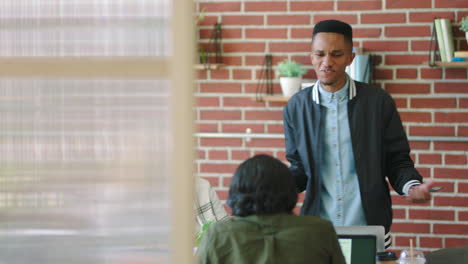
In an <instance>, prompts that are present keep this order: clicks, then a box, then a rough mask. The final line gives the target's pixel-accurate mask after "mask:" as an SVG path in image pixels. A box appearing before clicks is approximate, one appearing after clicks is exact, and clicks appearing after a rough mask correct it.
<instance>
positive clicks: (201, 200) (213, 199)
mask: <svg viewBox="0 0 468 264" xmlns="http://www.w3.org/2000/svg"><path fill="white" fill-rule="evenodd" d="M195 192H196V196H195V215H196V219H197V224H198V225H197V230H199V229H200V228H201V227H202V226H203V224H205V223H207V222H209V221H214V222H216V221H219V220H223V219H225V218H227V217H228V214H227V213H226V210H224V207H223V205H222V204H221V202H220V201H219V199H218V196H217V195H216V192H215V190H214V189H213V187H212V186H211V184H210V182H209V181H207V180H205V179H203V178H199V177H198V178H197V180H196V190H195Z"/></svg>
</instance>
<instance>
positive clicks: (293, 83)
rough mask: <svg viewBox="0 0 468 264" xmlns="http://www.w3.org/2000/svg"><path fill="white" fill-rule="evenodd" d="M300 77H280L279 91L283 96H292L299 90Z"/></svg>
mask: <svg viewBox="0 0 468 264" xmlns="http://www.w3.org/2000/svg"><path fill="white" fill-rule="evenodd" d="M301 82H302V77H280V84H281V90H282V91H283V95H284V96H292V95H293V94H295V93H297V92H298V91H299V90H300V89H301Z"/></svg>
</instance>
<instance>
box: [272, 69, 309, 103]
mask: <svg viewBox="0 0 468 264" xmlns="http://www.w3.org/2000/svg"><path fill="white" fill-rule="evenodd" d="M277 67H278V68H277V70H276V75H278V76H281V77H280V84H281V90H282V91H283V95H284V96H291V95H293V94H295V93H296V92H298V91H299V90H300V88H301V82H302V75H303V74H304V73H306V72H307V71H306V70H305V69H304V68H303V67H302V65H301V64H299V63H297V62H295V61H293V60H284V61H282V62H279V63H278V65H277Z"/></svg>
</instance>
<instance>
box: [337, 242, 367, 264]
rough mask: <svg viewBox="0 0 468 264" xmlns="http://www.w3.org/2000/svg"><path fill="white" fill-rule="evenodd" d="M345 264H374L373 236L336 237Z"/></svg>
mask: <svg viewBox="0 0 468 264" xmlns="http://www.w3.org/2000/svg"><path fill="white" fill-rule="evenodd" d="M338 242H339V243H340V246H341V251H342V252H343V255H344V257H345V260H346V264H375V257H376V237H375V235H338Z"/></svg>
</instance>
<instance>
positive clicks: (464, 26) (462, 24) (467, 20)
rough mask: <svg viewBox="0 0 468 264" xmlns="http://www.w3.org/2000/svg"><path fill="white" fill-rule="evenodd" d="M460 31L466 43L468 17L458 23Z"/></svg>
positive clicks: (467, 38)
mask: <svg viewBox="0 0 468 264" xmlns="http://www.w3.org/2000/svg"><path fill="white" fill-rule="evenodd" d="M460 30H461V31H464V32H465V37H466V41H467V42H468V16H466V17H464V18H462V20H461V21H460Z"/></svg>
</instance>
